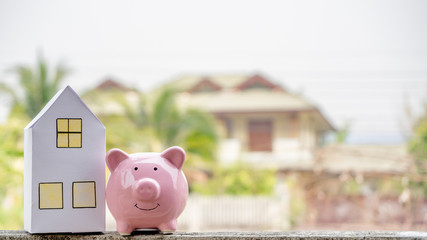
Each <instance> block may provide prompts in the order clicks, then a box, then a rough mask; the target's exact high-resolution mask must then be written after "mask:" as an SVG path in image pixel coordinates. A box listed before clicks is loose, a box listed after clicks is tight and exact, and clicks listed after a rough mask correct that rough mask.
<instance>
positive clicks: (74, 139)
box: [68, 133, 82, 148]
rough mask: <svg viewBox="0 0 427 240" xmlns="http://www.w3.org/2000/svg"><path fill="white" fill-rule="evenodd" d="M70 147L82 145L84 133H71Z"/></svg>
mask: <svg viewBox="0 0 427 240" xmlns="http://www.w3.org/2000/svg"><path fill="white" fill-rule="evenodd" d="M68 147H70V148H80V147H82V134H81V133H69V146H68Z"/></svg>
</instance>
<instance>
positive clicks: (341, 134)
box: [334, 121, 351, 143]
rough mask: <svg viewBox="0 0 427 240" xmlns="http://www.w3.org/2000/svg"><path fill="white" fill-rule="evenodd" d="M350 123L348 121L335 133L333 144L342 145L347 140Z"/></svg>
mask: <svg viewBox="0 0 427 240" xmlns="http://www.w3.org/2000/svg"><path fill="white" fill-rule="evenodd" d="M350 129H351V123H350V122H349V121H347V122H345V123H344V126H343V127H341V128H340V129H338V130H337V131H336V132H335V134H334V135H335V142H336V143H344V142H345V141H346V140H347V137H348V134H349V133H350Z"/></svg>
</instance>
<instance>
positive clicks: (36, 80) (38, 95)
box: [0, 57, 69, 118]
mask: <svg viewBox="0 0 427 240" xmlns="http://www.w3.org/2000/svg"><path fill="white" fill-rule="evenodd" d="M12 71H13V72H14V73H15V74H16V75H17V76H18V78H19V85H20V88H21V89H20V90H22V91H23V94H22V96H20V94H19V92H18V91H16V90H15V88H14V87H13V86H10V85H7V84H5V83H0V91H2V92H4V93H6V94H9V95H10V96H11V97H12V99H13V102H14V106H13V107H18V108H23V109H24V110H25V113H26V114H27V115H28V116H29V117H30V118H33V117H35V116H36V115H37V114H38V113H39V112H40V110H41V109H42V108H43V107H44V106H45V105H46V103H47V102H48V101H49V100H50V99H51V98H52V97H53V96H54V95H55V93H56V92H57V91H58V90H59V88H60V85H61V83H62V81H63V79H64V77H65V76H66V75H68V73H69V71H68V69H67V68H65V67H64V66H61V65H59V66H58V67H57V68H56V69H55V72H54V73H53V75H52V76H50V75H49V70H48V66H47V64H46V61H45V60H44V59H43V58H42V57H39V59H38V63H37V66H36V68H35V69H32V68H31V67H28V66H23V65H20V66H17V67H14V68H13V69H12Z"/></svg>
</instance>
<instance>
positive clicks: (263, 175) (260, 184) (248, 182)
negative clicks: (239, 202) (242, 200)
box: [191, 162, 276, 195]
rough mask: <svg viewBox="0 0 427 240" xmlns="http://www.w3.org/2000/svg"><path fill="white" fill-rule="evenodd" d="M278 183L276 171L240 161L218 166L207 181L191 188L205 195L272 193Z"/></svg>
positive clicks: (195, 184)
mask: <svg viewBox="0 0 427 240" xmlns="http://www.w3.org/2000/svg"><path fill="white" fill-rule="evenodd" d="M275 184H276V175H275V171H274V170H272V169H258V168H255V167H251V166H250V165H247V164H244V163H242V162H238V163H236V164H233V165H231V166H229V167H220V166H217V167H216V168H215V169H214V171H213V176H212V178H210V179H209V180H207V181H206V182H196V183H194V184H193V185H192V186H191V190H192V191H194V192H197V193H200V194H204V195H224V194H228V195H271V194H273V191H274V186H275Z"/></svg>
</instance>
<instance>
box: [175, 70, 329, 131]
mask: <svg viewBox="0 0 427 240" xmlns="http://www.w3.org/2000/svg"><path fill="white" fill-rule="evenodd" d="M167 86H168V87H171V88H173V89H177V90H178V91H179V92H181V94H180V97H179V101H180V104H182V105H184V106H189V107H199V108H202V109H204V110H206V111H208V112H211V113H214V114H223V113H275V112H313V113H314V115H315V116H317V118H318V119H319V120H320V122H322V123H323V124H322V125H323V126H324V130H333V129H334V128H333V126H332V125H331V123H330V122H329V121H328V120H327V119H326V118H325V117H324V115H323V114H322V113H321V112H320V111H319V110H318V108H317V107H316V106H315V105H314V104H312V103H310V102H309V101H307V100H306V99H304V98H303V97H302V96H299V95H296V94H293V93H290V92H289V91H287V90H285V89H284V88H283V87H281V86H280V85H278V84H275V83H274V82H272V81H270V80H268V79H267V78H265V77H263V76H261V75H259V74H255V75H251V76H248V75H212V76H194V75H189V76H181V77H179V78H178V79H177V80H175V81H172V82H171V83H169V84H168V85H167Z"/></svg>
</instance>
